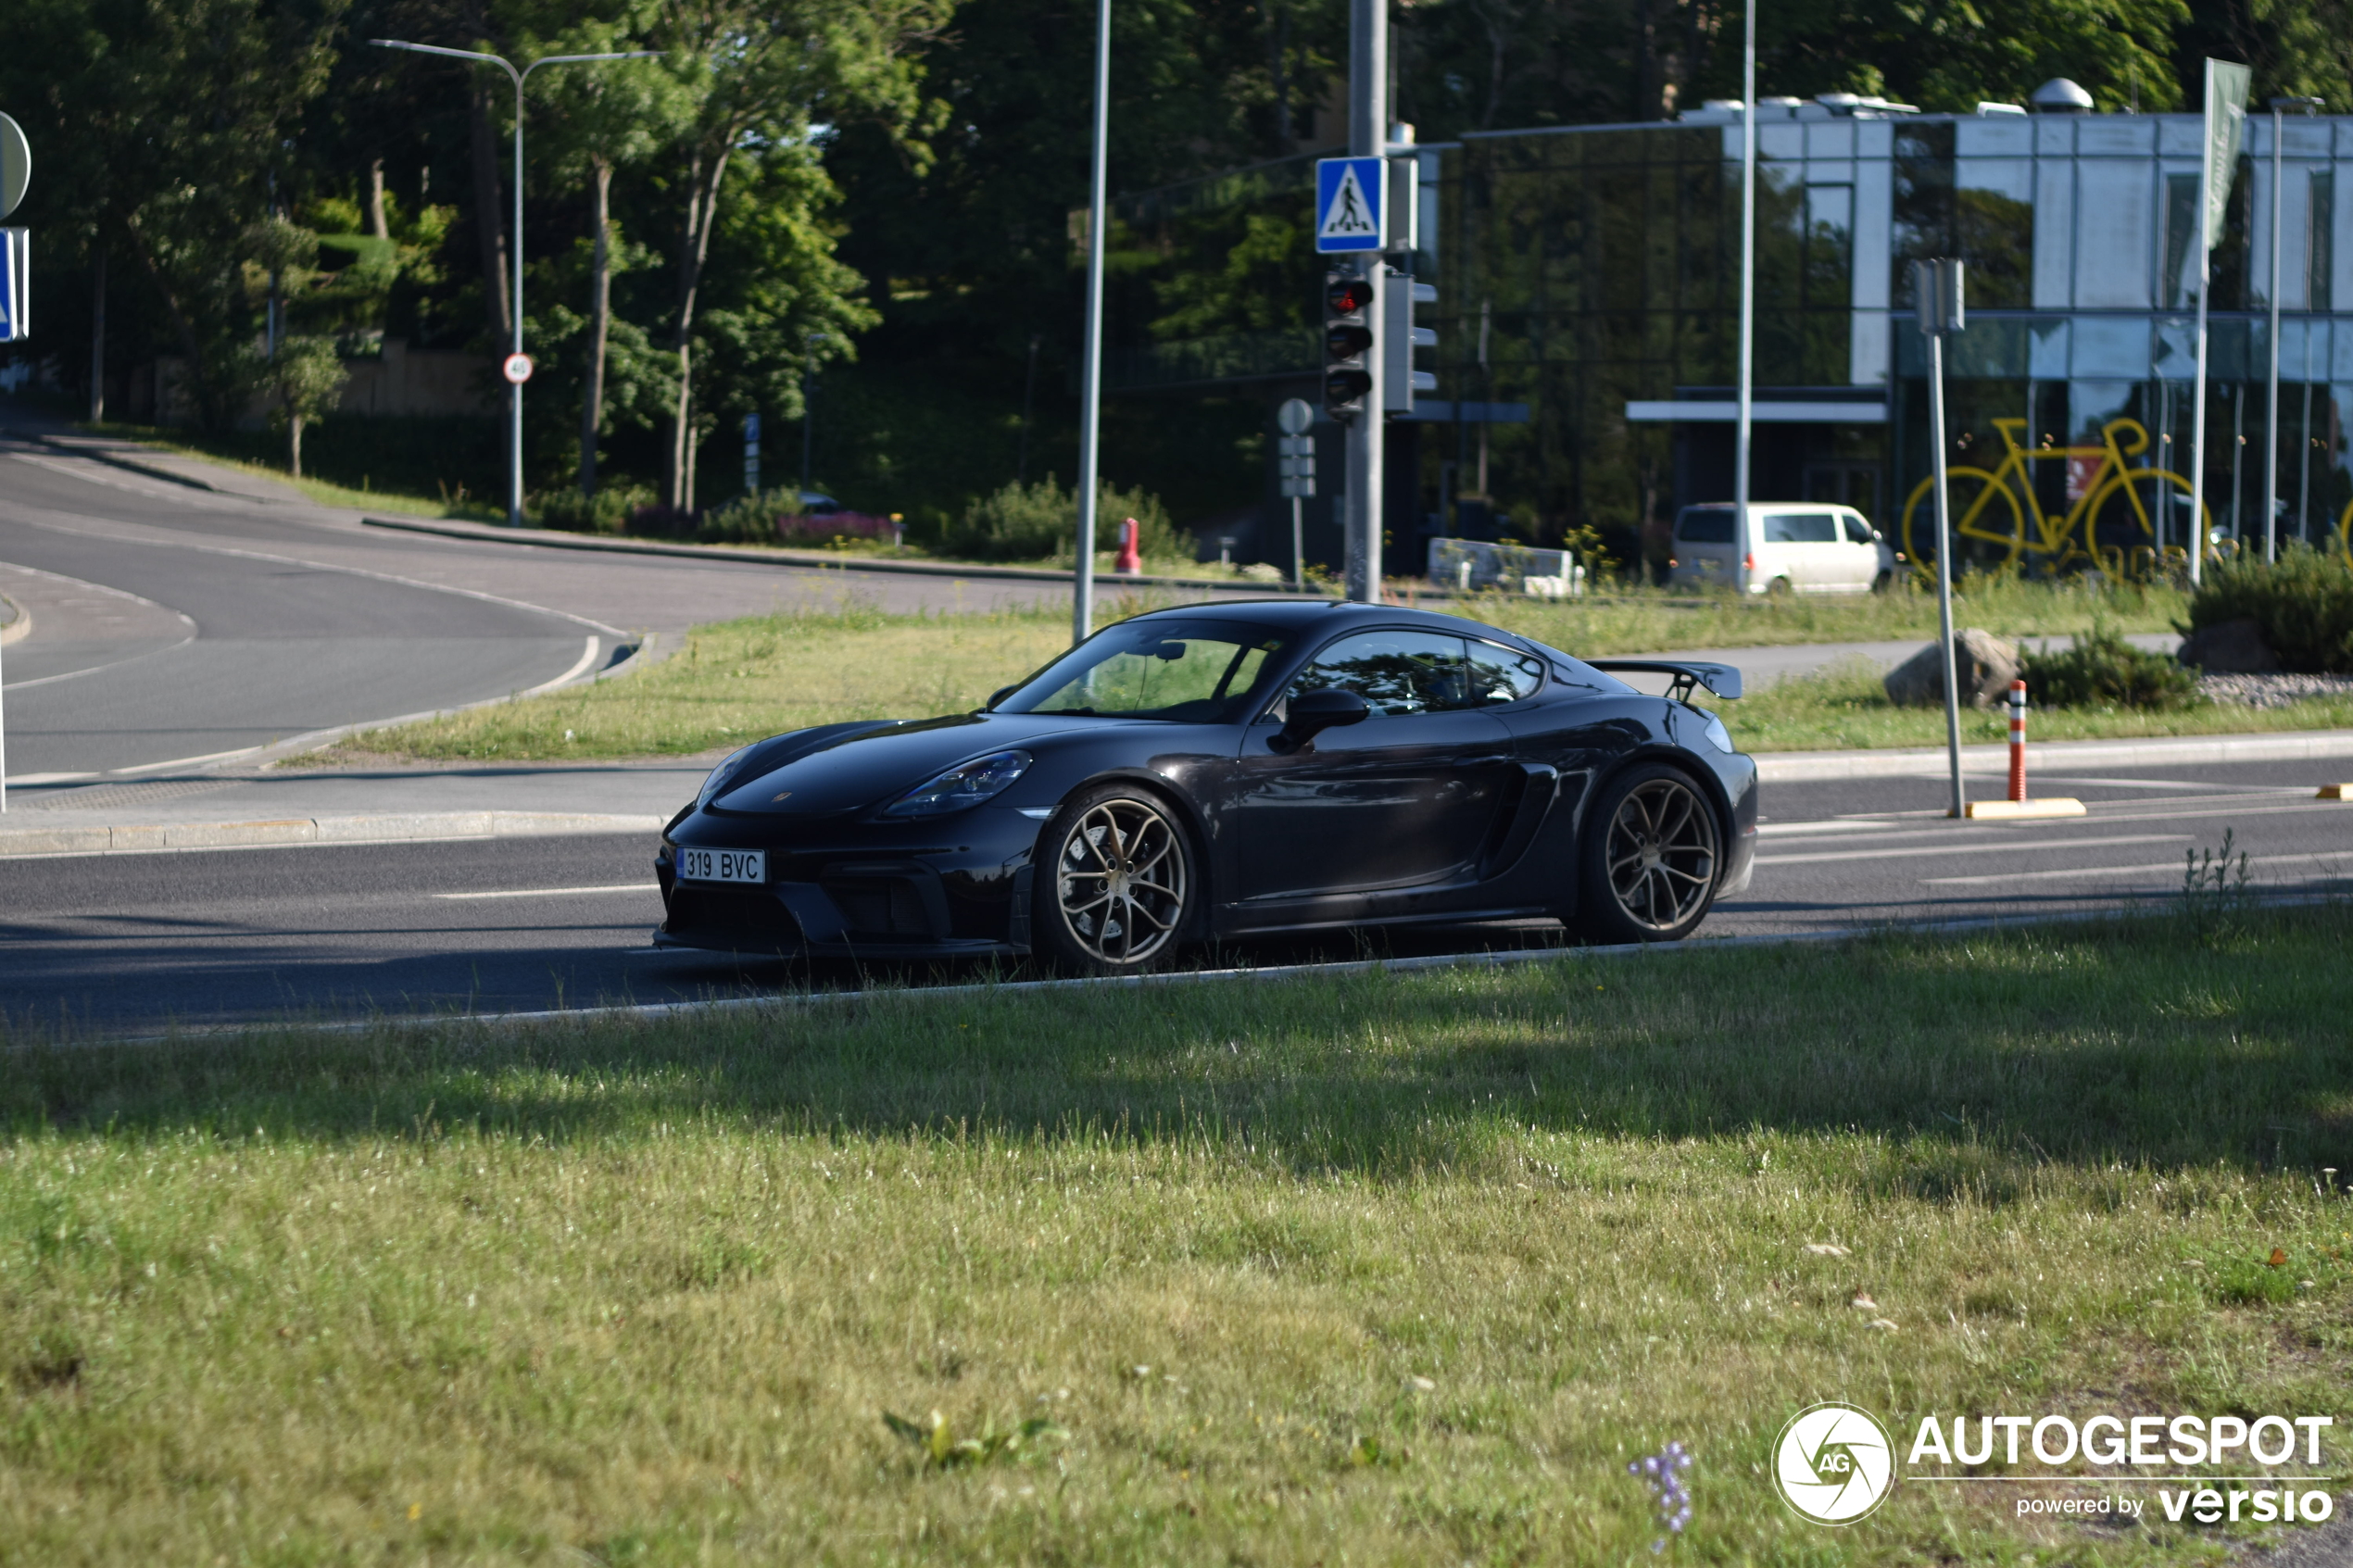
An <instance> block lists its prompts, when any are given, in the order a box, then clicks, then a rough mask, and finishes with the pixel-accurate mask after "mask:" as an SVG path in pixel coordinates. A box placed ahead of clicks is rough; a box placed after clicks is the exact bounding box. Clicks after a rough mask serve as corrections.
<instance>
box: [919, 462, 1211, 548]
mask: <svg viewBox="0 0 2353 1568" xmlns="http://www.w3.org/2000/svg"><path fill="white" fill-rule="evenodd" d="M1131 517H1132V518H1134V519H1135V520H1136V522H1137V525H1138V527H1137V535H1138V538H1137V543H1138V546H1139V548H1140V549H1141V550H1142V551H1143V553H1144V554H1145V555H1147V556H1152V557H1156V558H1160V559H1163V560H1166V559H1169V558H1177V559H1183V560H1190V559H1191V558H1193V548H1194V546H1193V536H1192V535H1191V534H1189V533H1185V532H1184V531H1183V530H1181V529H1179V528H1178V527H1177V526H1176V524H1175V523H1174V522H1172V521H1169V517H1168V508H1166V507H1164V506H1162V505H1161V503H1160V497H1159V496H1157V495H1148V494H1146V493H1145V492H1144V491H1143V490H1141V489H1136V490H1125V491H1123V490H1118V489H1115V488H1114V487H1113V486H1112V485H1111V484H1110V483H1108V482H1105V483H1101V484H1100V485H1098V486H1097V488H1096V491H1095V548H1096V549H1098V550H1115V549H1117V548H1118V547H1119V525H1120V524H1121V522H1123V521H1126V519H1128V518H1131ZM1077 529H1078V490H1077V487H1076V485H1073V486H1071V487H1070V488H1068V489H1064V488H1063V486H1062V485H1061V484H1060V483H1057V482H1056V481H1055V479H1054V476H1053V475H1052V474H1048V475H1047V476H1046V477H1045V478H1044V479H1041V480H1039V481H1038V483H1035V484H1018V483H1015V484H1008V485H1006V486H1005V487H1004V488H1003V489H1002V490H1000V491H998V492H997V493H996V494H995V495H983V496H981V497H980V498H979V499H977V500H975V502H973V504H972V505H971V506H969V507H967V508H964V516H963V521H961V522H958V523H955V524H953V525H951V526H950V528H949V530H948V532H947V536H946V538H945V539H944V540H943V541H942V542H943V544H944V545H945V546H946V547H947V550H948V552H949V553H950V554H951V555H961V556H977V557H978V558H981V559H982V560H1046V559H1057V560H1068V559H1069V558H1070V557H1071V540H1072V538H1073V537H1074V536H1075V535H1076V533H1077Z"/></svg>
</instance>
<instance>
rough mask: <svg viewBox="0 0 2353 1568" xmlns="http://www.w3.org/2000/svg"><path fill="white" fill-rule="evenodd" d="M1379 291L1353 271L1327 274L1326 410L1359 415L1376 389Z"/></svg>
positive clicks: (1371, 282) (1336, 416)
mask: <svg viewBox="0 0 2353 1568" xmlns="http://www.w3.org/2000/svg"><path fill="white" fill-rule="evenodd" d="M1377 304H1378V290H1377V289H1376V288H1375V287H1374V284H1373V280H1372V279H1371V278H1369V277H1359V276H1357V275H1356V274H1355V272H1354V271H1353V270H1346V271H1342V270H1333V271H1330V272H1327V273H1326V274H1324V408H1326V409H1327V411H1328V412H1329V413H1331V414H1332V415H1333V416H1334V417H1335V418H1341V417H1345V416H1347V415H1350V414H1354V413H1360V412H1362V411H1363V409H1364V407H1365V394H1367V393H1369V392H1371V391H1372V389H1373V371H1372V353H1373V316H1374V313H1375V310H1376V308H1377Z"/></svg>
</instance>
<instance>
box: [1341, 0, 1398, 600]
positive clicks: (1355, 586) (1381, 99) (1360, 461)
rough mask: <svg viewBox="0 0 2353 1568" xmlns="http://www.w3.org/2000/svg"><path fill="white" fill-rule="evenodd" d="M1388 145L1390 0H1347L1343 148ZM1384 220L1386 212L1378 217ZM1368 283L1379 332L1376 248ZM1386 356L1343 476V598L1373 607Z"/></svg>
mask: <svg viewBox="0 0 2353 1568" xmlns="http://www.w3.org/2000/svg"><path fill="white" fill-rule="evenodd" d="M1388 143H1389V0H1349V7H1348V153H1349V156H1350V157H1381V156H1383V155H1384V154H1385V153H1386V152H1387V151H1388ZM1382 220H1383V222H1384V223H1386V222H1387V214H1386V213H1384V214H1383V215H1382ZM1359 264H1360V265H1361V266H1363V268H1364V269H1365V281H1366V282H1369V283H1370V284H1371V285H1372V299H1371V301H1370V303H1369V304H1368V305H1367V306H1366V307H1365V322H1366V323H1367V324H1368V325H1371V326H1373V327H1374V328H1375V330H1376V331H1377V332H1378V330H1380V326H1381V324H1382V323H1385V322H1386V321H1387V320H1388V317H1387V316H1386V315H1385V314H1384V312H1383V310H1382V308H1381V304H1382V301H1381V295H1382V292H1383V291H1384V290H1385V289H1386V288H1387V287H1388V286H1389V278H1388V272H1389V269H1388V267H1387V266H1386V265H1385V264H1384V263H1383V262H1382V259H1381V256H1380V253H1379V252H1378V251H1368V252H1365V254H1364V256H1363V257H1362V259H1361V261H1360V263H1359ZM1383 358H1386V356H1384V355H1383V354H1382V353H1381V352H1380V351H1379V348H1378V346H1376V347H1375V349H1374V351H1373V352H1371V353H1368V354H1366V355H1365V373H1366V374H1367V375H1369V376H1370V377H1371V378H1372V384H1371V386H1369V387H1368V388H1366V389H1365V395H1364V399H1363V411H1362V412H1360V413H1359V414H1357V416H1356V417H1355V418H1354V419H1353V420H1350V421H1349V423H1348V472H1347V476H1346V478H1345V479H1344V481H1343V482H1342V483H1343V486H1344V491H1343V497H1344V501H1345V505H1346V508H1347V509H1346V511H1345V513H1344V514H1343V516H1344V519H1345V523H1346V533H1347V580H1348V596H1349V597H1350V598H1352V599H1353V600H1355V601H1356V602H1357V603H1359V604H1378V603H1379V602H1380V583H1381V559H1380V554H1381V536H1380V535H1381V458H1382V440H1381V438H1382V436H1383V435H1384V434H1385V433H1386V432H1385V430H1384V429H1383V427H1384V425H1385V424H1386V423H1387V421H1388V417H1389V416H1388V415H1387V414H1386V413H1384V412H1383V409H1384V408H1385V407H1386V405H1387V402H1388V399H1387V397H1386V396H1385V395H1384V392H1385V389H1384V388H1383V386H1382V384H1381V383H1382V381H1383V379H1384V375H1385V372H1384V370H1383V367H1382V364H1381V361H1382V359H1383Z"/></svg>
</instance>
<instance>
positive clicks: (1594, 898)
mask: <svg viewBox="0 0 2353 1568" xmlns="http://www.w3.org/2000/svg"><path fill="white" fill-rule="evenodd" d="M1723 836H1724V828H1723V824H1722V823H1721V822H1718V820H1717V816H1716V808H1715V807H1714V806H1713V805H1712V804H1710V802H1709V801H1708V798H1707V796H1706V795H1705V792H1703V791H1702V790H1701V788H1700V786H1699V785H1698V784H1696V783H1694V782H1693V781H1692V776H1691V775H1690V774H1689V773H1686V772H1684V771H1682V770H1681V769H1680V768H1675V767H1670V766H1668V765H1667V764H1666V763H1664V762H1645V763H1642V764H1639V765H1637V766H1635V767H1632V768H1629V769H1628V770H1627V771H1624V772H1622V773H1620V774H1618V775H1617V777H1616V778H1614V779H1612V780H1611V781H1610V782H1609V783H1608V784H1605V785H1604V786H1603V789H1602V793H1601V797H1600V798H1599V799H1598V800H1596V801H1595V802H1594V809H1593V812H1592V815H1591V816H1590V817H1588V818H1587V819H1586V823H1585V832H1584V835H1583V838H1582V840H1581V841H1580V842H1579V845H1578V851H1577V859H1578V889H1579V897H1578V910H1577V922H1576V925H1577V931H1578V935H1581V936H1583V937H1584V938H1586V939H1587V940H1588V941H1591V942H1599V943H1604V944H1608V945H1613V946H1615V945H1617V944H1622V943H1631V942H1680V941H1681V940H1682V939H1683V938H1684V937H1686V936H1689V935H1691V934H1692V932H1693V931H1696V930H1697V929H1698V928H1699V922H1702V921H1704V920H1705V919H1706V918H1707V911H1708V909H1710V908H1711V907H1712V906H1713V905H1714V904H1715V902H1716V889H1717V886H1718V884H1719V883H1721V882H1722V881H1723V877H1724V857H1723Z"/></svg>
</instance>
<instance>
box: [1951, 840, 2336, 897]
mask: <svg viewBox="0 0 2353 1568" xmlns="http://www.w3.org/2000/svg"><path fill="white" fill-rule="evenodd" d="M2108 842H2110V843H2120V842H2122V841H2121V840H2115V839H2111V840H2109V841H2108ZM2343 859H2353V850H2345V849H2314V850H2307V851H2306V852H2305V853H2303V854H2301V855H2250V856H2248V857H2247V859H2246V863H2247V864H2248V865H2249V866H2285V865H2312V864H2313V862H2315V861H2319V860H2343ZM2182 871H2183V868H2182V867H2181V866H2179V865H2173V864H2167V865H2161V866H2077V867H2074V868H2073V869H2071V870H2068V871H2052V872H1997V873H1996V874H1994V875H1992V876H1924V877H1922V878H1920V882H1921V884H1922V885H1924V886H1928V887H1979V886H1983V885H1985V884H1990V883H1996V882H2048V881H2051V880H2054V879H2056V878H2060V877H2084V876H2145V875H2150V874H2153V873H2155V872H2165V873H2166V874H2167V875H2169V876H2178V875H2180V874H2181V873H2182ZM2314 871H2315V874H2327V873H2325V872H2321V871H2320V869H2319V868H2318V867H2317V866H2316V867H2315V868H2314Z"/></svg>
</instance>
